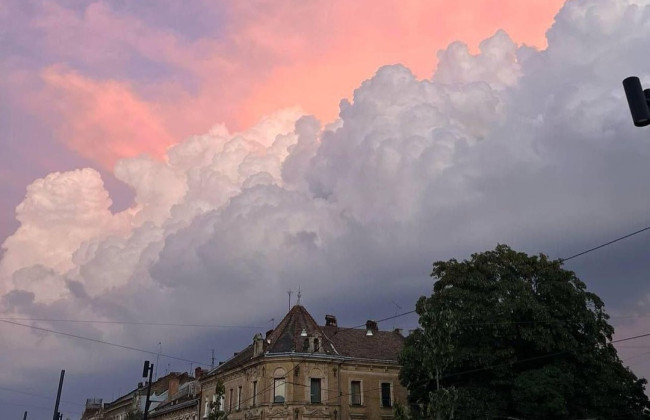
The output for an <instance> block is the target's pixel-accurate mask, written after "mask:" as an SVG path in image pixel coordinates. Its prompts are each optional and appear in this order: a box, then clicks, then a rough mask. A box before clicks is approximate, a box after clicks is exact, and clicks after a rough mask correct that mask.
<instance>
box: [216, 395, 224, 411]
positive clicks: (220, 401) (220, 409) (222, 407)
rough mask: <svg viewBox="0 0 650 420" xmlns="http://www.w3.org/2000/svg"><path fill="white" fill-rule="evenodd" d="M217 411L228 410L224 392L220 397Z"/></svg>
mask: <svg viewBox="0 0 650 420" xmlns="http://www.w3.org/2000/svg"><path fill="white" fill-rule="evenodd" d="M217 411H226V396H225V395H224V394H221V396H220V397H219V408H218V409H217Z"/></svg>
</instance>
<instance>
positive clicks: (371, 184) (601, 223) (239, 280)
mask: <svg viewBox="0 0 650 420" xmlns="http://www.w3.org/2000/svg"><path fill="white" fill-rule="evenodd" d="M649 35H650V8H649V7H648V6H645V5H644V3H643V2H641V1H631V0H630V1H621V0H601V1H597V2H594V1H583V0H578V1H573V2H569V3H567V5H566V6H565V7H564V8H563V9H562V11H561V12H560V14H559V15H558V17H557V19H556V23H555V25H554V26H553V27H552V28H551V30H550V31H549V45H548V49H546V50H543V51H537V50H534V49H531V48H529V47H518V46H516V45H515V43H514V42H513V41H512V40H511V39H510V38H509V37H508V35H507V34H506V33H504V32H498V33H496V34H495V35H494V36H493V37H491V38H490V39H488V40H486V41H484V42H483V43H482V44H481V48H480V52H479V53H477V54H471V53H469V52H468V49H467V47H466V46H465V45H463V44H459V43H455V44H452V45H451V46H449V48H447V49H446V50H445V51H442V52H440V53H439V60H440V63H439V67H438V70H437V71H436V73H435V74H434V75H433V77H432V78H431V79H425V80H421V79H418V78H417V77H416V76H415V75H414V74H413V73H412V72H411V70H409V69H408V68H406V67H405V66H402V65H390V66H385V67H382V68H380V69H379V70H378V71H377V73H376V74H375V75H374V76H373V77H371V78H370V79H368V80H366V81H365V82H363V83H362V84H361V85H360V86H359V87H358V88H357V89H356V91H355V93H354V97H353V98H352V99H351V100H343V101H342V102H341V104H340V118H339V120H338V121H336V122H335V123H332V124H330V125H325V126H323V125H322V124H321V123H320V122H319V121H318V120H317V119H316V118H314V117H311V116H304V115H302V112H301V111H300V110H298V109H287V110H283V111H279V112H277V113H275V114H272V115H269V116H267V117H266V118H264V119H263V120H261V121H260V122H259V123H258V124H257V125H255V126H253V127H252V128H250V129H248V130H244V131H241V132H236V133H231V132H229V131H228V130H227V129H226V128H225V127H224V126H221V125H219V126H215V127H214V128H213V129H212V130H210V131H209V132H207V133H206V134H203V135H196V136H193V137H190V138H188V139H186V140H185V141H183V142H181V143H179V144H176V145H174V146H173V147H170V148H169V149H168V150H167V151H166V155H165V159H164V160H162V161H158V160H153V159H151V158H149V157H145V156H140V157H135V158H127V159H123V160H121V161H120V162H119V163H118V165H117V166H116V169H115V174H116V176H117V177H118V178H119V179H121V180H122V181H124V182H125V183H127V184H128V185H130V186H131V187H132V188H133V190H134V194H135V199H134V205H133V206H132V207H131V208H129V209H127V210H125V211H124V212H121V213H118V214H111V213H110V211H109V210H108V208H109V206H110V199H109V197H108V194H107V193H106V191H105V190H104V188H103V185H102V182H101V179H99V177H98V174H97V173H96V172H94V171H92V170H88V169H86V170H80V171H74V172H69V173H61V174H52V175H50V176H48V177H46V178H45V179H42V180H37V181H35V182H34V183H33V184H32V185H31V186H30V187H29V188H28V191H27V196H26V198H25V201H24V202H23V203H22V204H21V205H20V207H19V209H18V217H19V221H20V222H21V227H20V229H19V230H18V232H17V233H16V234H15V235H13V236H12V237H10V238H9V239H8V240H7V241H6V242H5V243H4V245H3V246H4V248H5V249H6V253H5V255H4V257H3V259H2V261H1V262H0V275H1V277H0V290H1V291H2V293H3V294H4V296H3V297H2V301H0V303H2V306H1V308H2V309H3V311H4V313H6V314H12V315H30V314H33V313H35V312H38V313H39V314H47V313H52V314H57V315H58V316H62V315H63V314H66V313H67V314H68V315H69V316H70V317H78V316H83V317H87V318H89V319H94V318H104V319H117V318H120V319H151V317H152V316H155V317H163V318H166V319H172V318H173V319H174V320H179V321H187V322H206V321H209V320H214V319H215V318H218V319H219V320H220V322H224V323H238V322H239V323H241V320H246V322H254V321H250V320H258V319H260V318H263V317H265V316H268V314H273V313H275V312H277V311H279V309H278V307H277V302H279V301H280V299H281V298H280V296H282V297H283V296H284V292H285V291H286V290H288V288H293V287H296V286H297V285H301V287H302V288H303V290H307V291H308V294H306V297H305V299H310V300H311V302H313V303H314V306H315V307H317V308H321V307H323V308H325V306H327V307H332V306H334V307H336V308H337V309H340V310H341V311H349V312H351V310H350V309H346V308H345V304H347V303H350V302H356V305H367V304H368V303H367V302H373V303H372V305H373V307H375V308H376V312H375V313H377V314H380V315H390V314H392V313H388V314H387V313H386V307H385V305H386V302H389V303H390V301H391V299H393V298H394V296H396V295H399V296H402V297H404V298H405V299H407V298H408V299H411V300H413V299H414V298H415V297H416V296H417V295H419V294H421V293H427V292H428V291H429V290H430V279H429V278H428V277H427V274H428V271H429V268H430V264H431V262H432V261H433V260H437V259H445V258H449V257H464V256H467V255H468V254H469V253H470V252H474V251H479V250H483V249H488V248H492V247H494V246H495V245H496V243H497V242H502V243H508V244H511V245H513V246H514V247H517V248H521V249H523V250H525V251H528V252H546V253H549V254H551V256H553V257H559V256H566V255H567V253H569V252H571V251H573V250H575V248H584V247H585V246H587V245H592V244H593V243H594V242H596V241H598V240H600V238H601V237H602V236H604V237H606V238H607V239H609V238H610V237H611V236H608V235H610V234H613V233H614V234H615V233H617V232H621V231H623V232H624V231H626V230H627V229H628V228H629V226H630V221H638V220H645V218H646V216H645V215H646V210H647V208H648V207H649V206H650V196H649V195H648V193H647V191H646V188H645V183H643V182H639V180H643V179H647V178H648V176H650V169H649V168H650V167H649V166H648V165H647V162H648V158H650V148H649V147H648V144H647V140H646V139H644V134H643V133H642V132H641V131H639V130H636V129H634V127H632V124H631V121H630V118H629V116H628V115H627V109H626V105H625V101H624V97H623V94H622V91H621V85H620V81H621V80H622V79H623V78H624V77H626V76H628V75H630V74H635V73H636V74H638V72H639V71H643V68H644V67H643V66H642V64H645V66H646V67H645V68H647V66H648V64H650V63H648V62H647V61H648V60H647V59H646V58H644V57H643V56H642V55H640V54H639V50H638V46H639V45H642V43H643V42H645V39H647V37H648V36H649ZM622 41H624V42H622ZM621 203H624V205H622V204H621ZM632 278H633V275H632ZM585 280H587V281H588V283H590V284H593V285H594V287H595V288H596V289H598V290H600V291H602V292H604V293H601V294H603V296H604V298H605V300H606V301H607V296H605V293H607V292H608V290H610V289H608V286H607V284H606V279H604V278H600V277H598V276H595V277H594V278H593V279H592V281H591V282H589V279H585ZM636 284H637V286H638V288H639V289H640V290H642V291H643V292H644V293H647V292H648V290H647V287H646V286H644V285H641V284H640V283H636ZM638 295H639V291H637V292H636V293H635V294H630V295H627V296H620V297H619V300H618V302H616V303H615V304H614V305H616V304H618V305H620V306H623V305H626V304H630V303H634V301H635V300H636V299H637V296H638ZM307 296H309V298H307ZM276 297H277V298H276ZM282 302H284V300H282ZM322 302H327V305H325V304H323V303H322ZM364 302H365V303H364ZM411 303H412V302H409V304H411ZM337 305H338V306H337ZM66 308H74V310H73V309H66ZM170 308H173V310H172V311H170ZM73 312H74V314H73ZM389 312H392V308H391V311H389ZM3 328H9V327H3ZM88 333H89V334H95V335H96V336H100V337H104V338H108V339H120V340H134V342H140V343H143V342H152V341H153V340H155V337H156V336H155V332H153V331H148V332H146V333H144V334H141V335H136V334H134V333H132V332H130V331H129V330H128V329H122V328H118V327H115V328H106V329H104V328H100V327H93V328H92V329H91V330H89V331H88ZM21 337H22V338H21V339H24V340H27V341H29V340H36V339H37V337H30V336H29V334H23V336H21ZM195 338H196V335H194V334H193V333H190V332H183V333H180V334H178V336H177V337H176V339H177V340H192V339H195ZM147 340H148V341H147ZM57 343H58V342H57V341H56V340H55V342H54V343H50V344H48V345H51V346H53V347H52V349H53V351H54V350H60V347H57V346H64V345H63V344H60V343H58V344H57ZM12 345H13V344H12ZM23 350H24V349H23ZM71 351H72V350H71ZM25 354H26V355H28V354H29V352H28V351H26V353H25ZM25 357H27V356H25ZM14 374H15V372H14Z"/></svg>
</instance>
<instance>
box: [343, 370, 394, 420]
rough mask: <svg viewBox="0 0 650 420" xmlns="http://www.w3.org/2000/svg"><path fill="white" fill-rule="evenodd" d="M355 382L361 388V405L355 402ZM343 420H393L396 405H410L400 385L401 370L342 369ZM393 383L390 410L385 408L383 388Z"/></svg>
mask: <svg viewBox="0 0 650 420" xmlns="http://www.w3.org/2000/svg"><path fill="white" fill-rule="evenodd" d="M352 381H359V382H360V385H361V405H355V404H353V401H352V390H351V386H352ZM341 382H342V383H341V392H342V394H343V396H342V400H343V401H342V405H341V414H342V416H341V419H382V418H386V419H392V418H393V407H394V406H395V403H400V404H405V403H406V388H404V387H403V386H402V385H401V384H400V382H399V366H396V365H385V364H376V363H372V364H370V363H368V364H352V363H350V364H343V365H342V366H341ZM382 383H389V384H390V385H391V386H390V397H391V399H390V408H385V407H382V399H381V396H382V395H381V393H382V391H381V384H382Z"/></svg>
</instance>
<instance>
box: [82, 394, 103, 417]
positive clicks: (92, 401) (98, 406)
mask: <svg viewBox="0 0 650 420" xmlns="http://www.w3.org/2000/svg"><path fill="white" fill-rule="evenodd" d="M103 409H104V404H103V402H102V399H101V398H88V399H86V406H85V407H84V412H83V414H81V420H101V419H102V415H103Z"/></svg>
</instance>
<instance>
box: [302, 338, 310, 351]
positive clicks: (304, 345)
mask: <svg viewBox="0 0 650 420" xmlns="http://www.w3.org/2000/svg"><path fill="white" fill-rule="evenodd" d="M308 350H309V339H308V338H305V340H304V341H303V342H302V351H308Z"/></svg>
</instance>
